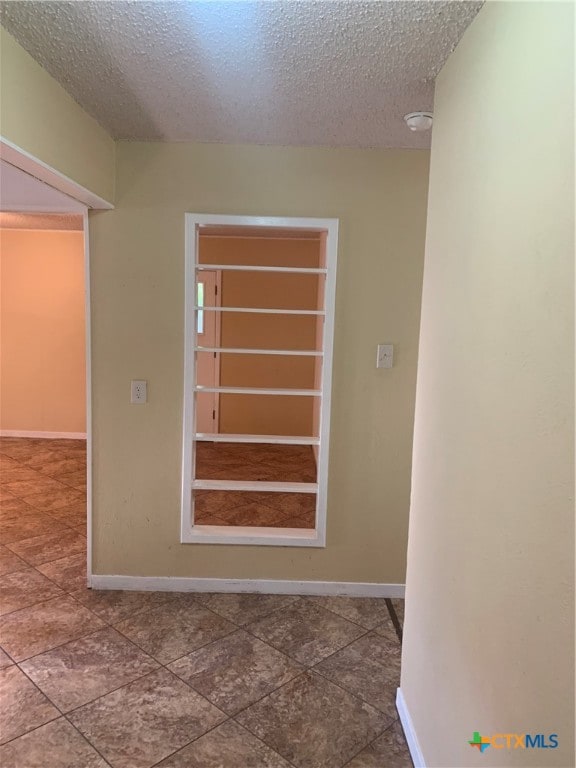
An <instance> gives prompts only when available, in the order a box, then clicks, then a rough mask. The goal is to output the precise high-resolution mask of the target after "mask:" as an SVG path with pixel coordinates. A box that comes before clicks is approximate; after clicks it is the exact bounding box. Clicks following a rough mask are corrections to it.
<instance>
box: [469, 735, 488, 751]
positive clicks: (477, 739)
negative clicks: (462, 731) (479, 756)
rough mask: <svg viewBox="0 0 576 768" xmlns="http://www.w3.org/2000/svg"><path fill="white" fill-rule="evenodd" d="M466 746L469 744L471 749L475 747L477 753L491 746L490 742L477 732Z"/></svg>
mask: <svg viewBox="0 0 576 768" xmlns="http://www.w3.org/2000/svg"><path fill="white" fill-rule="evenodd" d="M468 744H470V746H471V747H476V748H477V749H478V751H479V752H484V750H485V749H488V747H490V746H492V744H491V740H490V739H487V738H486V737H485V736H480V734H479V733H478V731H474V738H473V739H472V741H469V742H468Z"/></svg>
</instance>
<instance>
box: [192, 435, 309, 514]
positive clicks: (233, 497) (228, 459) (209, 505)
mask: <svg viewBox="0 0 576 768" xmlns="http://www.w3.org/2000/svg"><path fill="white" fill-rule="evenodd" d="M196 477H197V478H201V479H202V480H265V481H277V482H294V483H315V482H316V462H315V460H314V453H313V451H312V447H311V446H309V445H271V444H269V443H265V444H254V445H252V444H249V445H246V444H241V443H209V442H206V443H204V442H198V443H197V444H196ZM315 509H316V496H315V494H310V493H242V492H237V491H196V492H195V520H196V522H197V523H199V524H200V525H248V526H270V527H274V528H314V526H315Z"/></svg>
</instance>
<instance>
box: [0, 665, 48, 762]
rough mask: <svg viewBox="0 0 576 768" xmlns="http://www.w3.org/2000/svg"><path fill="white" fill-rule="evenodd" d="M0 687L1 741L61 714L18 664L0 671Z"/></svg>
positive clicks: (14, 736)
mask: <svg viewBox="0 0 576 768" xmlns="http://www.w3.org/2000/svg"><path fill="white" fill-rule="evenodd" d="M0 690H1V691H2V695H1V696H0V744H4V743H5V742H6V741H10V740H11V739H15V738H16V737H17V736H22V734H24V733H27V732H28V731H31V730H32V729H33V728H38V726H39V725H44V723H47V722H49V721H50V720H54V719H55V718H56V717H59V716H60V713H59V712H58V710H57V709H56V708H55V707H53V706H52V704H50V702H49V701H48V699H47V698H46V696H44V694H42V693H40V691H39V690H38V688H36V686H35V685H33V683H31V682H30V680H28V678H27V677H26V675H25V674H23V673H22V672H21V671H20V670H19V669H18V667H16V666H12V667H7V668H6V669H2V670H0ZM2 765H3V763H2Z"/></svg>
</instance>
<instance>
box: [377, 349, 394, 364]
mask: <svg viewBox="0 0 576 768" xmlns="http://www.w3.org/2000/svg"><path fill="white" fill-rule="evenodd" d="M393 361H394V345H393V344H378V348H377V354H376V368H392V363H393Z"/></svg>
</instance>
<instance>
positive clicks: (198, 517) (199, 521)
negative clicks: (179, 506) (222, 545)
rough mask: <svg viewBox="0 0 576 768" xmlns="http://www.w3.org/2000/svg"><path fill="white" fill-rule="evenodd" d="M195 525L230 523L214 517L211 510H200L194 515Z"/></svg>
mask: <svg viewBox="0 0 576 768" xmlns="http://www.w3.org/2000/svg"><path fill="white" fill-rule="evenodd" d="M194 522H195V523H196V525H230V523H228V522H226V520H223V519H222V518H221V517H216V515H213V514H212V513H211V512H200V513H197V514H195V515H194Z"/></svg>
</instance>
